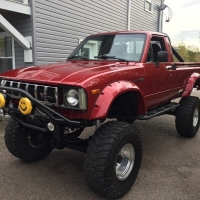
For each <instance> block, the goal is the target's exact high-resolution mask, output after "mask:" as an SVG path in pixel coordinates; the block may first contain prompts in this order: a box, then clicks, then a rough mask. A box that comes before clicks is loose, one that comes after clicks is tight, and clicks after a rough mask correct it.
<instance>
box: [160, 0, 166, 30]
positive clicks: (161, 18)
mask: <svg viewBox="0 0 200 200" xmlns="http://www.w3.org/2000/svg"><path fill="white" fill-rule="evenodd" d="M164 1H165V0H161V5H162V4H163V3H164ZM159 11H160V16H159V24H158V32H162V29H163V10H162V9H160V7H159Z"/></svg>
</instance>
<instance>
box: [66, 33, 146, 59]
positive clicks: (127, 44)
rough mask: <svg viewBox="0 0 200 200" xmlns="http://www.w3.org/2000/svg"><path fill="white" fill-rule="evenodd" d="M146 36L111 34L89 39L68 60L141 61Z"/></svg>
mask: <svg viewBox="0 0 200 200" xmlns="http://www.w3.org/2000/svg"><path fill="white" fill-rule="evenodd" d="M144 43H145V34H118V35H114V34H112V35H111V34H110V35H96V36H89V37H87V38H86V39H85V40H84V41H83V42H82V43H81V44H80V45H79V46H78V47H77V49H76V50H75V51H74V52H73V53H72V54H71V55H70V56H69V58H68V59H89V60H95V59H107V60H113V59H118V60H125V61H136V62H138V61H140V59H141V55H142V52H143V47H144Z"/></svg>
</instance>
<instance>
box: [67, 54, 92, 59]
mask: <svg viewBox="0 0 200 200" xmlns="http://www.w3.org/2000/svg"><path fill="white" fill-rule="evenodd" d="M74 58H77V59H82V60H88V59H87V58H84V57H82V56H79V55H74V56H70V57H68V58H67V59H74Z"/></svg>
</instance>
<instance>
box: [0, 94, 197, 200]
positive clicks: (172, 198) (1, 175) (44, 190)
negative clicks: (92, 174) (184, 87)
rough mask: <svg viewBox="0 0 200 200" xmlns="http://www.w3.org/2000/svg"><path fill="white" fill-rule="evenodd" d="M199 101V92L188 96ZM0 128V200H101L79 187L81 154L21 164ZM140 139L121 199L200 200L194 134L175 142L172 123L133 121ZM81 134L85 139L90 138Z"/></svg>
mask: <svg viewBox="0 0 200 200" xmlns="http://www.w3.org/2000/svg"><path fill="white" fill-rule="evenodd" d="M194 94H195V95H197V94H198V96H200V95H199V94H200V92H198V93H197V92H194ZM5 123H6V122H0V158H1V161H0V200H47V199H48V200H57V199H58V200H68V199H69V200H70V199H76V200H77V199H78V200H79V199H81V200H84V199H87V200H88V199H95V200H96V199H102V198H101V197H99V196H98V195H96V194H95V193H93V192H92V191H91V190H90V189H89V188H88V187H87V186H86V184H85V181H84V176H83V168H82V166H83V159H84V154H83V153H80V152H76V151H73V150H68V149H65V150H53V152H52V153H51V154H50V155H49V156H48V157H46V158H45V159H43V160H41V161H39V162H35V163H30V164H27V163H24V162H22V161H20V160H19V159H17V158H15V157H14V156H12V155H11V154H10V153H9V152H8V150H7V149H6V147H5V145H4V138H3V132H4V131H3V130H4V126H5ZM135 125H136V127H137V128H138V129H139V130H140V132H141V135H142V138H143V161H142V165H141V170H140V173H139V175H138V178H137V180H136V182H135V184H134V186H133V187H132V189H131V190H130V192H129V193H128V194H127V195H126V196H124V197H123V198H122V199H125V200H129V199H130V200H140V199H147V200H148V199H149V200H151V199H153V200H154V199H155V200H160V199H169V200H179V199H180V200H199V199H200V131H199V132H198V134H197V136H196V137H194V138H191V139H188V138H183V137H180V136H179V135H178V134H177V132H176V129H175V118H174V117H173V116H168V115H163V116H161V117H156V118H153V119H151V120H148V121H136V122H135ZM92 132H93V129H87V130H86V132H85V134H86V135H87V134H92Z"/></svg>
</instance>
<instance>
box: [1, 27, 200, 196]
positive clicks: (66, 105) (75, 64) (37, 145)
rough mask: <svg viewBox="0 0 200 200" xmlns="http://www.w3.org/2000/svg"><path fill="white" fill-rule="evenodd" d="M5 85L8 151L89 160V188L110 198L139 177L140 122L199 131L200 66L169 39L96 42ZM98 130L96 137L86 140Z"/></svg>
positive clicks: (125, 35) (8, 77)
mask: <svg viewBox="0 0 200 200" xmlns="http://www.w3.org/2000/svg"><path fill="white" fill-rule="evenodd" d="M174 56H175V57H176V58H177V59H178V60H179V62H175V61H174ZM0 83H1V86H0V90H1V93H0V108H1V109H4V111H5V112H7V113H8V114H9V115H10V116H11V119H10V120H9V122H8V125H7V127H6V130H5V144H6V146H7V148H8V150H9V151H10V152H11V153H12V154H13V155H14V156H16V157H18V158H19V159H22V160H24V161H26V162H32V161H37V160H39V159H42V158H44V157H45V156H47V155H48V154H49V153H50V152H51V151H52V149H53V148H57V149H63V148H70V149H74V150H78V151H81V152H84V153H85V160H84V173H85V179H86V182H87V185H88V186H89V187H90V188H91V189H92V190H93V191H95V192H97V193H98V194H100V195H102V196H103V197H106V198H113V199H116V198H119V197H121V196H123V195H124V194H125V193H127V192H128V190H129V189H130V188H131V186H132V185H133V183H134V181H135V179H136V177H137V175H138V172H139V169H140V164H141V160H142V142H141V138H140V133H139V131H138V130H137V128H136V127H135V126H134V124H133V122H134V121H135V120H146V119H150V118H152V117H155V116H159V115H162V114H170V115H175V117H176V120H175V121H176V129H177V132H178V134H179V135H181V136H185V137H194V136H195V134H196V133H197V132H198V129H199V123H200V119H199V116H200V112H199V111H200V101H199V98H197V97H192V96H190V94H191V91H192V89H193V88H197V89H199V88H200V63H185V62H184V61H183V59H182V58H181V56H180V55H179V54H178V53H177V52H176V51H175V49H174V48H173V47H172V46H171V44H170V39H169V37H168V36H167V35H166V34H163V33H157V32H149V31H121V32H109V33H101V34H95V35H91V36H89V37H87V38H86V39H85V40H83V42H81V44H80V45H79V46H78V47H77V48H76V49H75V50H74V52H73V53H72V54H71V55H70V56H69V57H68V58H67V60H66V61H65V62H62V63H58V64H49V65H43V66H31V67H27V68H20V69H15V70H11V71H8V72H5V73H3V74H1V75H0ZM178 97H181V100H180V102H179V103H174V102H172V100H173V99H176V98H178ZM107 119H111V120H107ZM105 120H107V122H105ZM91 126H96V131H95V133H94V135H93V136H90V137H88V138H87V139H81V138H80V137H79V136H80V135H81V133H82V132H83V130H84V128H86V127H91Z"/></svg>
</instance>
